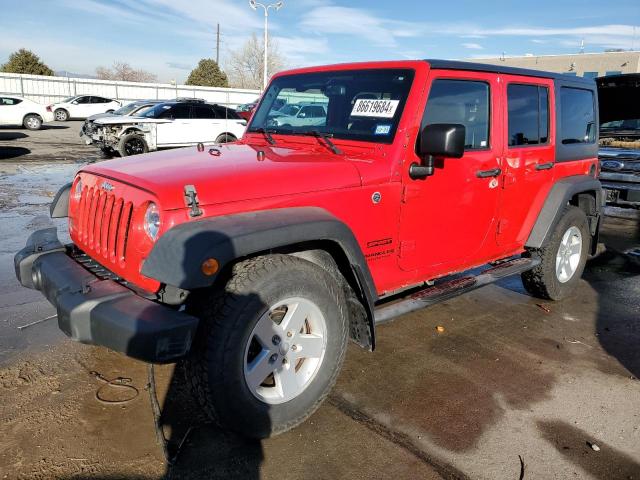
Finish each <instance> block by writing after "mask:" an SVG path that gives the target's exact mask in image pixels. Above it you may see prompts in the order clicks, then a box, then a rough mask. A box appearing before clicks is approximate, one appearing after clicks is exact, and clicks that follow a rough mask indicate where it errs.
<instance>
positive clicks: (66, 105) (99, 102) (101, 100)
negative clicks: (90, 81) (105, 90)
mask: <svg viewBox="0 0 640 480" xmlns="http://www.w3.org/2000/svg"><path fill="white" fill-rule="evenodd" d="M120 106H121V105H120V102H118V101H116V100H113V99H111V98H105V97H99V96H97V95H76V96H74V97H69V98H65V99H64V100H63V101H62V102H59V103H54V104H53V105H50V106H49V107H50V108H51V110H52V111H53V114H54V116H55V119H56V120H58V121H59V122H66V121H67V120H69V119H70V118H87V117H90V116H91V115H95V114H96V113H107V112H113V111H115V110H117V109H119V108H120Z"/></svg>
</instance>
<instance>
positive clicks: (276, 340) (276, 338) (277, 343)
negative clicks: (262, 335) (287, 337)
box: [271, 335, 280, 345]
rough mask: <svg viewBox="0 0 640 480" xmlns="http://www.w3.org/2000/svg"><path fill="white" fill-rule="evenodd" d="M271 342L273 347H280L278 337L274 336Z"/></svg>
mask: <svg viewBox="0 0 640 480" xmlns="http://www.w3.org/2000/svg"><path fill="white" fill-rule="evenodd" d="M271 341H272V342H273V344H274V345H280V337H279V336H278V335H274V336H273V338H272V339H271Z"/></svg>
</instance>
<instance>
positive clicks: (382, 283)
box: [15, 60, 602, 437]
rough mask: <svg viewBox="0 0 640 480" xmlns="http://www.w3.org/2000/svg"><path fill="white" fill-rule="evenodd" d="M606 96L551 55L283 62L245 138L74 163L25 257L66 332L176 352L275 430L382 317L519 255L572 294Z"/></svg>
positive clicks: (527, 272) (154, 357)
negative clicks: (50, 222) (535, 59)
mask: <svg viewBox="0 0 640 480" xmlns="http://www.w3.org/2000/svg"><path fill="white" fill-rule="evenodd" d="M297 103H305V104H307V105H309V104H313V105H318V107H319V108H318V109H316V110H317V111H318V113H317V114H316V113H313V112H312V111H311V110H310V111H309V114H308V115H305V116H303V117H301V116H299V115H296V116H293V115H287V114H285V113H283V112H282V111H281V107H282V105H283V104H285V105H295V104H297ZM274 105H275V106H276V107H274ZM597 111H598V110H597V95H596V86H595V83H594V82H593V81H590V80H584V79H580V78H576V77H569V76H563V75H557V74H552V73H546V72H539V71H529V70H520V69H514V68H502V67H496V66H489V65H479V64H472V63H462V62H451V61H439V60H428V61H397V62H395V61H394V62H372V63H359V64H344V65H334V66H325V67H315V68H304V69H299V70H293V71H288V72H283V73H280V74H278V75H276V76H275V77H274V78H273V80H272V81H271V83H270V85H269V87H268V89H267V91H266V92H265V94H264V95H263V97H262V99H261V101H260V104H259V106H258V108H257V110H256V112H255V114H254V116H253V118H252V121H251V123H250V124H249V126H248V128H247V132H246V134H245V136H244V137H243V138H242V140H240V141H238V142H236V143H233V144H225V145H215V146H212V147H206V148H205V147H204V146H202V145H199V146H198V147H197V148H195V147H194V148H187V149H182V150H171V151H164V152H156V153H152V154H148V155H144V156H138V157H135V158H131V159H128V158H127V159H120V160H113V161H108V162H102V163H99V164H92V165H88V166H86V167H84V168H82V169H81V170H80V172H79V173H78V174H77V175H76V178H75V179H74V181H73V183H71V184H69V185H67V186H65V187H64V188H63V189H62V190H61V191H60V192H59V193H58V194H57V196H56V198H55V199H54V201H53V203H52V206H51V214H52V216H53V217H63V216H68V217H69V232H70V235H71V238H72V240H73V244H71V245H63V244H61V243H60V241H59V240H58V238H57V235H56V232H55V229H46V230H42V231H38V232H35V233H33V234H32V235H31V237H30V238H29V240H28V242H27V246H26V247H25V248H24V249H23V250H22V251H21V252H19V253H18V254H17V255H16V257H15V267H16V274H17V277H18V279H19V280H20V281H21V282H22V284H23V285H24V286H26V287H30V288H35V289H38V290H40V291H42V293H43V294H44V295H45V296H46V297H47V299H48V300H49V301H50V302H51V303H52V304H53V305H55V306H56V308H57V313H58V322H59V326H60V328H61V329H62V330H63V331H64V332H65V333H66V334H67V335H69V336H70V337H71V338H72V339H74V340H77V341H79V342H83V343H91V344H97V345H104V346H106V347H108V348H111V349H114V350H117V351H120V352H124V353H125V354H127V355H129V356H132V357H135V358H138V359H141V360H144V361H147V362H154V363H162V362H174V361H177V360H178V359H183V358H184V359H185V363H186V369H187V372H188V375H189V379H190V382H191V383H192V385H193V389H194V392H195V394H196V395H197V397H198V398H199V400H200V402H201V404H202V407H203V408H204V409H205V410H206V412H207V413H208V414H209V415H210V416H211V417H212V418H213V419H215V420H216V421H217V422H219V423H220V424H221V425H222V426H224V427H226V428H229V429H233V430H235V431H238V432H241V433H243V434H245V435H249V436H253V437H267V436H269V435H273V434H277V433H280V432H283V431H285V430H288V429H290V428H292V427H294V426H295V425H297V424H299V423H300V422H302V421H303V420H304V419H306V418H307V417H308V416H309V415H310V414H311V413H312V412H313V411H314V410H315V409H316V408H317V407H318V406H319V404H320V403H321V401H322V400H323V398H325V397H326V395H327V394H328V392H329V390H330V388H331V387H332V385H333V384H334V382H335V380H336V377H337V375H338V372H339V370H340V367H341V364H342V362H343V360H344V356H345V351H346V347H347V339H348V338H349V337H350V338H351V339H352V340H354V341H355V342H356V343H358V344H359V345H361V346H362V347H364V348H368V349H373V348H374V345H375V325H376V324H377V323H379V322H384V321H386V320H389V319H391V318H393V317H395V316H397V315H400V314H402V313H406V312H409V311H412V310H416V309H418V308H422V307H424V306H427V305H430V304H433V303H435V302H437V301H440V300H443V299H447V298H450V297H452V296H453V295H455V294H458V293H461V292H465V291H469V290H472V289H474V288H477V287H480V286H482V285H486V284H487V283H490V282H492V281H495V280H497V279H500V278H502V277H505V276H507V275H513V274H522V279H523V282H524V286H525V287H526V289H527V290H528V291H529V292H531V293H532V294H533V295H536V296H540V297H543V298H547V299H552V300H555V299H559V298H562V297H564V296H566V295H568V294H569V293H570V292H571V291H572V289H573V287H575V285H576V284H577V282H578V281H579V279H580V276H581V274H582V271H583V269H584V266H585V261H586V259H587V257H588V256H589V255H590V253H591V252H593V250H594V249H595V247H596V244H597V235H598V227H599V224H600V216H601V209H602V207H601V205H602V190H601V186H600V183H599V181H598V180H597V175H598V160H597V143H596V142H597V138H598V114H597ZM320 112H322V113H320ZM483 266H484V267H483ZM470 270H473V272H472V273H463V272H469V271H470Z"/></svg>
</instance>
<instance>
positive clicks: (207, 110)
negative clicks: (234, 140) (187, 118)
mask: <svg viewBox="0 0 640 480" xmlns="http://www.w3.org/2000/svg"><path fill="white" fill-rule="evenodd" d="M191 124H192V130H191V132H190V135H191V142H192V143H198V142H202V143H212V142H215V140H216V138H218V135H220V134H221V133H222V131H223V129H224V119H222V118H219V115H218V112H216V110H215V109H214V107H213V105H207V104H202V105H192V106H191Z"/></svg>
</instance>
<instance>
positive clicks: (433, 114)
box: [422, 79, 489, 149]
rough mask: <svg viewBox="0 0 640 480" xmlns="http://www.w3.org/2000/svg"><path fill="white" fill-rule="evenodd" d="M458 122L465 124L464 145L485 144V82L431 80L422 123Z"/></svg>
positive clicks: (486, 109)
mask: <svg viewBox="0 0 640 480" xmlns="http://www.w3.org/2000/svg"><path fill="white" fill-rule="evenodd" d="M433 123H459V124H462V125H464V126H465V128H466V137H465V142H464V143H465V148H466V149H473V148H488V147H489V85H488V84H487V83H485V82H480V81H474V80H444V79H443V80H435V81H434V82H433V84H432V85H431V91H430V92H429V99H428V100H427V107H426V109H425V111H424V116H423V118H422V127H423V128H424V127H425V126H426V125H431V124H433Z"/></svg>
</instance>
